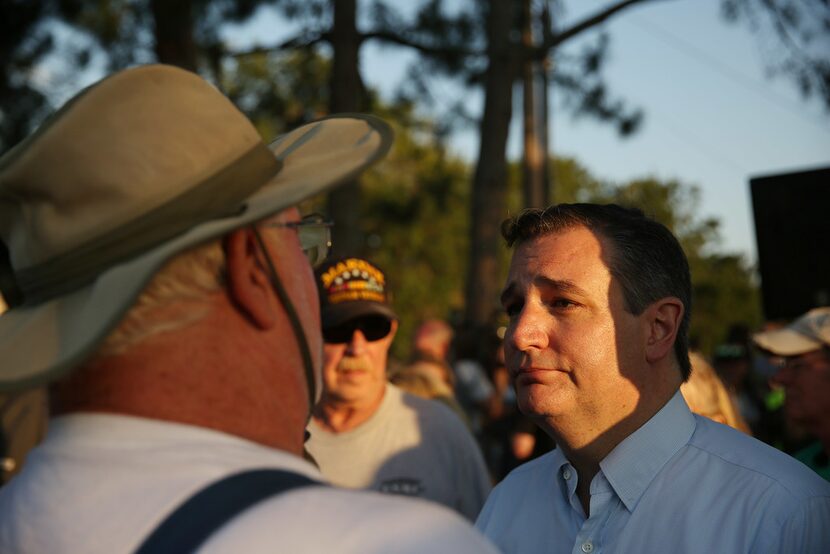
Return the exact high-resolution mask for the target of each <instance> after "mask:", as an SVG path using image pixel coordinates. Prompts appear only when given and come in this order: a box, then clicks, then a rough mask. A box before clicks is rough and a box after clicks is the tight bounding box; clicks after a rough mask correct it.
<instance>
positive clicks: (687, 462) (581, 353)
mask: <svg viewBox="0 0 830 554" xmlns="http://www.w3.org/2000/svg"><path fill="white" fill-rule="evenodd" d="M502 232H503V235H504V237H505V239H506V240H507V243H508V245H509V246H514V247H515V250H514V253H513V258H512V261H511V265H510V271H509V274H508V278H507V284H506V286H505V288H504V291H503V293H502V298H501V299H502V304H503V306H504V308H505V310H506V312H507V314H508V316H509V318H510V323H509V325H508V328H507V333H506V335H505V339H504V348H505V354H506V361H507V367H508V369H509V370H510V373H511V376H512V377H513V379H514V383H515V388H516V394H517V399H518V403H519V408H520V409H521V410H522V412H524V413H525V414H527V415H528V416H530V417H531V418H533V419H534V420H535V422H536V423H537V424H538V425H539V426H541V427H542V428H543V429H544V430H545V431H546V432H547V433H548V434H549V435H550V436H551V437H552V438H553V439H554V440H555V441H556V443H557V445H558V448H557V449H556V450H554V451H552V452H550V453H549V454H547V455H545V456H543V457H541V458H538V459H536V460H534V461H532V462H530V463H528V464H525V465H523V466H521V467H519V468H517V469H516V470H514V471H513V472H512V473H511V474H510V475H509V476H508V477H507V478H506V479H505V480H504V481H503V482H502V483H501V484H500V485H499V486H497V487H496V488H495V489H494V491H493V492H492V494H491V495H490V497H489V499H488V501H487V503H486V505H485V506H484V509H483V510H482V512H481V514H480V515H479V518H478V521H477V522H476V526H477V527H478V528H479V529H480V530H481V531H483V532H484V533H485V534H486V535H487V536H488V537H489V538H490V539H491V540H493V541H494V542H495V543H496V545H497V546H500V547H501V548H502V550H504V551H505V552H507V553H511V552H549V553H560V552H561V553H565V552H573V553H575V554H578V553H580V552H582V553H594V554H597V553H600V552H672V553H674V552H707V553H708V552H718V553H721V552H724V553H725V552H728V553H740V552H830V485H828V483H826V482H825V481H824V480H822V479H821V478H819V477H818V476H816V475H815V474H814V473H813V472H811V471H810V470H809V469H807V468H806V467H805V466H803V465H802V464H801V463H800V462H798V461H796V460H794V459H792V458H790V457H788V456H786V455H785V454H782V453H780V452H778V451H777V450H775V449H773V448H771V447H769V446H767V445H765V444H763V443H761V442H759V441H757V440H755V439H753V438H751V437H748V436H746V435H744V434H743V433H740V432H738V431H735V430H733V429H731V428H729V427H726V426H724V425H720V424H718V423H715V422H713V421H710V420H708V419H706V418H703V417H699V416H696V415H693V414H692V413H691V412H690V411H689V408H688V406H687V405H686V403H685V401H684V400H683V397H682V396H681V394H680V392H679V387H680V384H681V383H682V382H683V381H684V380H685V379H686V378H688V376H689V373H690V371H691V367H690V364H689V355H688V327H689V319H690V306H691V302H690V297H691V279H690V275H689V267H688V262H687V261H686V257H685V255H684V253H683V250H682V248H681V247H680V245H679V243H678V242H677V240H676V239H675V238H674V236H673V235H672V234H671V232H670V231H668V229H666V228H665V227H664V226H662V225H660V224H659V223H656V222H654V221H653V220H651V219H649V218H647V217H645V216H644V215H643V214H642V212H640V211H639V210H631V209H627V208H621V207H619V206H614V205H607V206H600V205H591V204H571V205H566V204H562V205H558V206H552V207H550V208H547V209H544V210H542V209H532V210H525V211H524V212H522V213H521V214H519V215H518V216H516V217H515V218H513V219H510V220H508V221H506V222H505V223H504V225H503V226H502Z"/></svg>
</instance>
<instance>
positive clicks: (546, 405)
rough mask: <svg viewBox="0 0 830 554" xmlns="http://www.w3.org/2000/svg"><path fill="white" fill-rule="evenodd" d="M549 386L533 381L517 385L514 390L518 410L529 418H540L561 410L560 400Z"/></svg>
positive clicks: (555, 413)
mask: <svg viewBox="0 0 830 554" xmlns="http://www.w3.org/2000/svg"><path fill="white" fill-rule="evenodd" d="M556 396H557V395H556V394H555V393H552V391H550V390H549V387H546V386H544V385H541V384H538V383H533V384H523V385H519V386H518V388H517V390H516V403H517V404H518V406H519V411H520V412H522V413H523V414H524V415H526V416H527V417H529V418H531V419H540V418H545V417H549V416H553V415H557V413H558V412H559V411H560V410H561V407H562V402H561V401H558V400H557V399H556V398H555V397H556Z"/></svg>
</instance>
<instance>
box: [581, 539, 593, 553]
mask: <svg viewBox="0 0 830 554" xmlns="http://www.w3.org/2000/svg"><path fill="white" fill-rule="evenodd" d="M582 551H583V552H585V553H586V554H587V553H588V552H593V551H594V545H593V543H591V541H587V542H584V543H582Z"/></svg>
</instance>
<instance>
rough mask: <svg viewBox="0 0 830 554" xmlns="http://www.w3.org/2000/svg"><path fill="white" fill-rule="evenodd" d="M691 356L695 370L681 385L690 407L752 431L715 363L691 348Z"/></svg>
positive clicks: (739, 428) (697, 412)
mask: <svg viewBox="0 0 830 554" xmlns="http://www.w3.org/2000/svg"><path fill="white" fill-rule="evenodd" d="M689 359H690V361H691V362H692V374H691V376H690V377H689V379H688V380H687V381H686V382H685V383H683V384H682V385H680V392H681V393H682V394H683V397H684V398H685V399H686V403H687V404H688V405H689V409H691V410H692V411H693V412H694V413H696V414H698V415H702V416H705V417H708V418H709V419H713V420H715V421H718V422H720V423H725V424H726V425H729V426H730V427H734V428H735V429H738V430H740V431H743V432H744V433H747V434H752V433H751V431H750V430H749V426H748V425H747V424H746V421H745V420H744V418H743V417H741V414H740V413H739V412H738V409H737V408H736V406H735V402H734V401H733V400H732V397H731V396H730V394H729V391H727V390H726V387H725V386H724V385H723V381H721V380H720V378H719V377H718V375H717V373H715V370H714V369H713V368H712V366H711V365H709V363H708V362H707V361H706V360H705V359H704V358H703V356H701V355H700V354H699V353H697V352H691V353H690V354H689Z"/></svg>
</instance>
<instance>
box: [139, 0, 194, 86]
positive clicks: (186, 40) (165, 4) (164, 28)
mask: <svg viewBox="0 0 830 554" xmlns="http://www.w3.org/2000/svg"><path fill="white" fill-rule="evenodd" d="M150 5H151V9H152V10H153V20H154V22H155V39H156V47H155V49H156V57H157V58H158V61H160V62H162V63H167V64H170V65H175V66H178V67H181V68H184V69H187V70H190V71H194V72H195V71H196V44H195V43H194V42H193V9H192V5H191V0H151V2H150Z"/></svg>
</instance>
